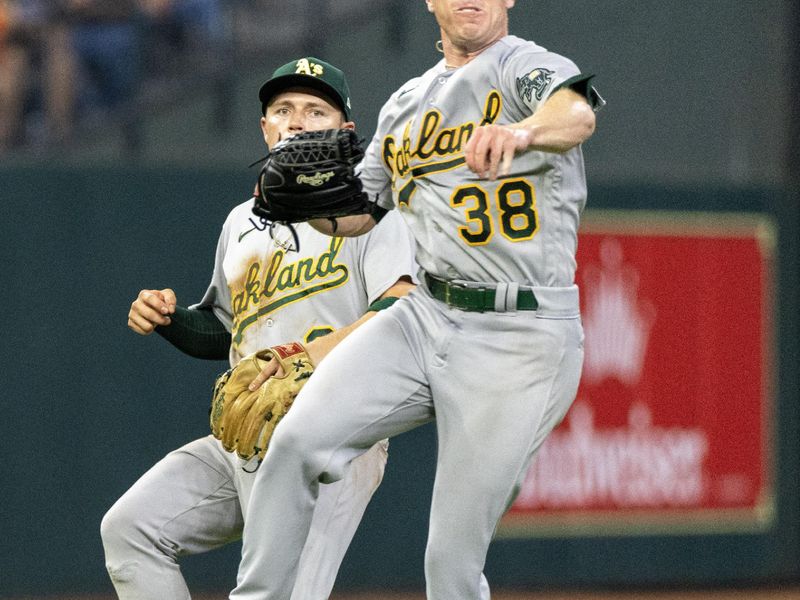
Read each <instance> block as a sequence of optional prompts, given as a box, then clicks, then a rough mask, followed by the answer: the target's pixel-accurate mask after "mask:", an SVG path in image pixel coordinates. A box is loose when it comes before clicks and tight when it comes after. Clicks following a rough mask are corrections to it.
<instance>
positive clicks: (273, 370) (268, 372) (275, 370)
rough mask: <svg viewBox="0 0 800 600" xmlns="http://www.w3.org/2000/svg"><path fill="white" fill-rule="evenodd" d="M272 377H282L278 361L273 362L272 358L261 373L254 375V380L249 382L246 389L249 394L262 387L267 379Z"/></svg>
mask: <svg viewBox="0 0 800 600" xmlns="http://www.w3.org/2000/svg"><path fill="white" fill-rule="evenodd" d="M273 376H275V377H282V376H283V367H281V365H280V364H279V363H278V361H277V360H275V359H274V358H273V359H272V360H270V361H269V362H268V363H267V364H266V366H265V367H264V368H263V369H261V373H259V374H258V375H256V378H255V379H253V381H251V382H250V385H249V386H247V387H248V388H250V391H251V392H254V391H256V390H257V389H258V388H260V387H261V386H262V385H264V383H266V381H267V379H269V378H270V377H273Z"/></svg>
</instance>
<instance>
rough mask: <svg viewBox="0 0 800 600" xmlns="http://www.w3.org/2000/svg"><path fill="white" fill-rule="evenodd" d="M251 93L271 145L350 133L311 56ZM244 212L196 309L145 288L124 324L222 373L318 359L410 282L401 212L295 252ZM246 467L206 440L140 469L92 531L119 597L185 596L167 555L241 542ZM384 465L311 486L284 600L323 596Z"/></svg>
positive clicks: (343, 93)
mask: <svg viewBox="0 0 800 600" xmlns="http://www.w3.org/2000/svg"><path fill="white" fill-rule="evenodd" d="M259 97H260V99H261V102H262V108H263V109H264V116H263V117H262V119H261V127H262V130H263V133H264V140H265V142H266V143H267V145H268V146H270V147H271V146H274V144H276V143H277V142H278V141H280V140H281V139H282V138H285V137H286V136H290V135H293V134H296V133H299V132H302V131H304V130H316V129H330V128H352V127H353V124H352V122H351V121H350V120H349V116H350V99H349V91H348V86H347V82H346V81H345V79H344V74H343V73H342V72H341V71H339V70H338V69H337V68H335V67H334V66H332V65H330V64H328V63H326V62H324V61H321V60H319V59H316V58H311V57H309V58H302V59H299V60H297V61H292V62H291V63H288V64H287V65H284V66H283V67H281V68H279V69H277V70H276V71H275V73H274V74H273V76H272V78H271V79H270V80H269V81H267V82H266V83H265V84H264V86H263V87H262V88H261V90H260V93H259ZM297 201H298V202H302V198H298V199H297ZM252 208H253V199H250V200H247V201H246V202H243V203H242V204H240V205H238V206H237V207H235V208H234V209H233V210H232V211H231V212H230V214H229V215H228V218H227V220H226V221H225V224H224V225H223V227H222V233H221V235H220V238H219V243H218V246H217V253H216V260H215V264H214V272H213V276H212V279H211V284H210V285H209V287H208V291H207V292H206V294H205V296H204V298H203V299H202V301H201V302H200V303H199V304H197V305H195V306H193V307H191V308H190V309H186V308H181V307H178V306H177V301H176V298H175V294H174V293H173V292H172V290H169V289H164V290H143V291H142V292H141V293H140V294H139V296H138V298H137V299H136V300H135V301H134V302H133V304H132V306H131V311H130V313H129V321H128V323H129V326H130V327H131V329H133V330H134V331H135V332H137V333H140V334H145V335H146V334H148V333H151V332H152V331H153V330H157V331H158V332H159V333H161V334H162V335H163V336H164V337H166V338H167V339H168V340H169V341H171V342H172V343H173V344H175V345H176V346H177V347H178V348H180V349H181V350H184V351H186V352H188V353H190V354H193V355H196V356H203V357H206V358H225V357H227V356H228V355H229V358H230V363H231V365H235V364H236V363H237V362H238V361H239V360H240V359H241V358H242V357H243V356H245V355H247V354H250V353H252V352H255V351H257V350H261V349H263V348H266V347H269V346H273V345H276V344H281V343H285V342H287V341H292V340H300V341H303V342H304V343H305V346H306V349H307V351H308V353H309V356H310V357H311V358H312V360H313V362H314V363H315V364H319V361H320V360H321V359H322V357H323V356H325V354H326V353H327V352H328V350H330V348H331V347H333V346H334V345H335V344H336V343H337V342H338V341H339V340H340V339H342V338H343V337H344V336H345V335H346V334H348V333H349V332H350V331H352V330H353V329H355V328H356V327H358V326H359V325H360V324H361V323H363V322H365V321H367V320H368V319H369V318H370V317H371V316H373V315H374V314H376V311H377V309H378V307H379V306H381V305H386V304H387V303H389V304H390V303H391V302H387V301H386V299H387V298H392V297H398V296H402V295H404V294H405V293H407V292H408V290H409V289H411V288H412V287H413V285H412V283H411V281H412V276H413V275H414V274H415V272H416V270H417V266H416V265H415V263H414V259H413V256H414V249H413V238H412V237H411V235H410V233H409V231H408V229H407V228H406V227H405V225H404V224H403V222H402V219H401V218H400V217H399V215H398V216H397V218H393V219H389V218H387V219H385V220H384V221H383V222H382V223H381V225H380V227H377V228H375V229H374V230H373V231H372V232H371V233H370V234H369V235H368V236H366V237H364V238H349V239H345V238H342V237H331V236H328V235H325V234H322V233H319V232H318V231H316V230H315V229H313V228H312V227H311V226H310V225H308V224H307V223H303V224H300V225H299V226H297V228H296V229H297V236H298V238H299V241H300V244H299V251H298V250H297V249H295V248H293V246H294V243H295V240H294V237H293V235H292V234H291V232H290V231H289V230H288V229H286V228H283V227H277V228H273V230H272V231H271V232H270V231H269V228H268V227H267V225H268V224H267V223H265V222H264V221H263V220H260V219H259V218H256V217H255V216H254V214H253V212H252ZM380 299H384V300H383V301H381V300H380ZM376 301H377V302H378V305H376V304H375V302H376ZM323 334H327V335H323ZM312 379H313V377H312ZM209 400H210V392H209V398H207V399H200V402H201V407H202V403H203V402H208V401H209ZM376 441H377V440H376ZM255 462H256V461H253V462H252V463H249V464H248V463H245V462H244V461H242V460H241V459H239V458H238V457H237V456H236V455H235V454H233V453H229V452H226V451H225V450H224V449H223V448H222V446H221V444H220V442H219V441H218V440H216V439H214V438H213V437H212V436H207V437H204V438H201V439H198V440H195V441H193V442H191V443H189V444H187V445H185V446H183V447H182V448H179V449H177V450H175V451H174V452H171V453H170V454H168V455H167V456H166V457H165V458H163V459H162V460H161V461H160V462H158V463H157V464H156V465H155V466H154V467H152V468H151V469H150V470H149V471H148V472H147V473H145V474H144V475H143V476H142V477H141V479H139V480H138V481H137V482H136V483H135V484H134V485H133V486H132V487H131V488H130V489H129V490H128V491H127V492H126V493H125V494H124V495H123V496H122V497H121V498H120V499H119V500H118V501H117V502H116V503H115V504H114V506H113V507H112V508H111V509H110V510H109V511H108V513H107V514H106V516H105V518H104V519H103V523H102V526H101V532H102V538H103V545H104V548H105V553H106V564H107V568H108V572H109V574H110V576H111V580H112V582H113V584H114V587H115V588H116V591H117V594H118V595H119V597H120V598H122V599H130V600H133V599H136V600H145V599H146V600H166V599H168V600H178V599H185V598H189V597H190V596H189V590H188V588H187V585H186V582H185V581H184V579H183V577H182V575H181V572H180V568H179V564H178V559H179V558H180V557H181V556H184V555H187V554H196V553H200V552H204V551H207V550H210V549H212V548H215V547H219V546H221V545H223V544H226V543H228V542H231V541H234V540H237V539H239V538H240V536H241V531H242V527H243V523H244V522H246V521H247V520H248V519H249V509H248V498H249V496H250V487H251V485H252V482H253V479H254V476H255V472H256V471H255V469H254V468H253V467H254V466H255ZM385 463H386V444H385V443H383V442H378V443H376V444H373V445H372V446H371V448H370V449H369V450H368V451H367V452H366V453H364V454H363V455H362V456H360V457H359V458H358V459H357V460H355V461H354V462H353V468H352V469H350V470H349V471H348V474H347V475H346V476H345V477H344V478H342V479H340V480H338V481H337V482H335V483H331V484H330V485H327V486H322V487H321V489H320V493H319V501H318V502H317V504H316V508H315V509H312V512H313V517H312V521H313V523H312V524H311V532H310V534H309V535H308V538H307V540H306V541H305V542H304V544H303V548H302V550H301V552H300V553H299V554H301V555H302V556H298V558H299V565H298V569H297V574H298V575H297V583H296V585H295V586H294V593H293V594H291V598H293V599H294V600H325V599H327V598H328V596H329V594H330V592H331V589H332V587H333V584H334V580H335V578H336V574H337V572H338V569H339V565H340V563H341V561H342V558H343V557H344V554H345V551H346V550H347V547H348V546H349V543H350V540H351V538H352V537H353V534H354V533H355V530H356V528H357V526H358V523H359V522H360V520H361V517H362V515H363V512H364V509H365V508H366V505H367V503H368V502H369V500H370V498H371V497H372V494H373V492H374V491H375V489H376V488H377V486H378V485H379V483H380V481H381V478H382V476H383V470H384V466H385ZM293 583H294V582H293ZM289 597H290V596H289V595H287V596H286V598H289Z"/></svg>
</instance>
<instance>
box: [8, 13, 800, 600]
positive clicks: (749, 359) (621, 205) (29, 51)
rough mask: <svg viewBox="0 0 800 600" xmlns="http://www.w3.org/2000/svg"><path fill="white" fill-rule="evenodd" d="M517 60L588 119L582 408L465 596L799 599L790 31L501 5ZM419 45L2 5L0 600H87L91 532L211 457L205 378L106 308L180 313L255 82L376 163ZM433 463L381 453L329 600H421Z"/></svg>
mask: <svg viewBox="0 0 800 600" xmlns="http://www.w3.org/2000/svg"><path fill="white" fill-rule="evenodd" d="M511 32H512V33H514V34H516V35H519V36H521V37H524V38H528V39H532V40H535V41H536V42H538V43H539V44H540V45H543V46H545V47H547V48H548V49H551V50H553V51H555V52H558V53H560V54H564V55H566V56H568V57H570V58H571V59H572V60H574V61H575V62H576V63H577V64H578V65H579V66H580V67H581V69H582V70H583V71H584V72H592V73H595V74H596V75H597V78H596V82H595V84H596V86H597V88H598V90H599V91H600V93H601V94H602V95H603V96H604V97H605V98H606V100H607V101H608V106H607V107H606V108H605V109H604V110H603V111H602V112H601V113H600V114H599V118H598V128H597V132H596V133H595V135H594V137H593V138H592V139H591V140H589V141H588V142H587V143H586V144H585V146H584V155H585V158H586V165H587V175H588V181H589V202H588V205H587V210H586V213H585V217H584V225H583V229H582V231H581V238H580V243H579V246H580V247H579V265H580V267H579V271H578V281H579V283H580V285H581V287H582V290H583V300H582V302H583V304H584V306H583V309H584V324H585V326H586V351H587V362H586V365H585V369H584V380H583V381H582V383H581V389H580V390H579V394H578V398H577V400H576V404H575V406H574V407H573V410H572V411H571V412H570V415H569V416H568V418H567V420H566V421H565V422H564V424H563V425H562V426H561V427H559V429H558V430H557V431H556V432H555V433H554V434H553V436H552V438H551V440H548V444H546V446H545V447H544V448H543V449H542V452H541V454H540V456H539V459H538V460H537V462H536V463H535V464H534V466H533V467H532V469H531V472H530V474H529V478H528V480H527V481H526V484H525V486H524V488H523V490H522V493H521V495H520V497H519V499H518V500H517V502H516V503H515V505H514V506H513V507H512V509H511V511H510V512H509V514H508V515H507V516H506V517H505V518H504V520H503V522H502V523H501V526H500V528H499V529H498V536H497V540H496V541H495V542H494V544H493V545H492V548H491V550H490V552H489V556H488V559H487V565H486V572H487V575H488V577H489V580H490V582H491V583H492V584H493V587H494V588H495V589H497V590H498V592H507V593H511V592H513V593H514V594H516V595H515V596H514V598H527V597H531V598H532V597H538V596H535V594H538V593H543V592H550V593H554V594H563V596H558V597H559V598H561V597H579V598H601V597H603V598H605V597H606V596H604V595H602V594H607V593H609V592H613V591H618V592H620V593H623V594H629V595H630V597H642V596H644V595H645V594H650V595H653V596H652V597H661V596H657V595H656V594H660V593H665V592H664V590H667V591H681V592H683V591H686V593H691V594H692V595H691V596H687V597H692V598H721V597H722V596H719V595H718V594H719V593H720V590H722V591H723V592H725V591H726V590H727V591H730V592H731V593H733V592H734V591H736V596H735V597H736V598H753V597H756V594H757V593H758V592H757V590H771V591H774V592H775V593H776V594H780V596H777V595H776V596H774V597H776V598H777V597H781V598H789V597H792V598H795V597H800V594H798V593H797V592H796V590H798V589H799V588H800V486H799V485H798V484H799V483H800V481H798V469H799V468H800V428H799V427H798V425H799V424H800V418H799V417H800V409H798V406H800V403H799V402H798V400H800V398H799V397H798V396H799V395H800V394H799V393H798V390H799V389H800V384H799V382H798V370H800V361H798V342H797V339H798V333H799V332H798V308H800V305H799V304H798V288H800V282H798V275H797V273H798V267H797V265H798V239H799V238H800V235H798V230H799V229H800V217H799V216H798V203H799V199H798V187H800V175H798V171H799V168H798V157H799V156H800V145H798V139H800V126H798V123H800V109H798V102H797V97H798V93H800V86H799V85H798V80H799V79H800V78H799V76H800V8H798V5H797V3H796V2H792V1H790V0H727V1H721V0H703V1H701V2H688V1H684V0H676V1H673V2H669V3H654V2H645V3H642V2H631V1H627V0H608V1H606V2H600V3H598V2H588V1H582V0H576V1H573V2H559V1H556V0H538V1H534V0H519V1H518V2H517V5H516V7H515V8H514V9H513V10H512V12H511ZM437 33H438V32H437V28H436V26H435V23H434V20H433V17H432V16H431V15H430V14H429V13H428V12H427V10H426V9H425V3H424V2H423V1H422V0H336V1H332V0H296V1H294V2H276V1H272V0H114V1H113V2H112V1H100V0H49V1H44V0H0V252H1V253H2V254H1V255H0V256H2V263H1V264H2V267H1V268H2V274H3V280H4V281H5V282H6V284H5V285H6V291H5V292H4V293H3V294H2V296H1V297H2V300H0V306H2V314H3V315H4V319H3V323H4V333H3V334H2V335H0V364H2V365H3V373H4V380H5V381H6V384H5V385H6V388H5V389H6V393H5V394H4V397H3V399H2V400H1V401H0V406H2V417H3V418H2V423H3V425H4V427H3V433H2V434H1V435H0V449H1V451H2V454H1V455H0V458H1V460H0V597H3V598H19V597H25V598H37V597H49V596H56V595H57V596H60V597H75V598H79V597H83V596H87V597H88V596H91V597H93V598H95V599H100V598H102V599H105V598H110V597H112V588H111V585H110V583H109V582H108V578H107V575H106V572H105V568H104V565H103V553H102V547H101V543H100V536H99V526H100V519H101V518H102V516H103V514H104V513H105V511H106V510H107V509H108V507H110V505H111V504H112V503H113V502H114V501H115V500H116V498H117V497H119V496H120V495H121V494H122V493H123V492H124V491H125V490H126V489H127V488H128V487H129V486H130V485H131V484H132V483H133V482H134V481H135V480H136V479H137V478H138V477H139V476H140V475H141V474H142V473H143V472H144V471H145V470H146V469H147V468H149V467H150V466H151V465H152V464H153V463H154V462H156V461H157V460H158V459H160V458H161V457H162V456H163V455H164V454H165V453H167V452H168V451H170V450H171V449H173V448H176V447H178V446H180V445H182V444H183V443H185V442H187V441H189V440H191V439H194V438H196V437H199V436H202V435H205V434H206V432H207V428H208V425H207V406H208V401H209V398H210V388H211V384H212V382H213V379H214V377H215V376H216V375H217V374H218V373H219V372H221V371H222V370H224V368H225V366H226V365H225V364H224V363H221V362H215V361H199V360H195V359H191V358H189V357H186V356H183V355H181V354H180V353H179V352H178V351H176V350H174V349H173V348H172V347H170V346H169V344H167V343H166V342H165V341H164V340H162V339H160V338H157V337H155V336H153V337H151V338H141V337H139V336H136V335H135V334H133V333H131V332H130V331H129V330H128V329H127V327H126V319H127V312H128V309H129V306H130V303H131V302H132V301H133V299H134V298H135V296H136V294H137V293H138V291H139V290H140V289H142V288H163V287H172V288H173V289H175V291H176V292H177V296H178V301H179V303H181V304H183V305H187V304H191V303H193V302H196V301H198V300H199V299H200V297H201V295H202V293H203V292H204V290H205V288H206V286H207V284H208V281H209V279H210V277H211V269H212V267H213V256H214V248H215V246H216V241H217V236H218V234H219V231H220V228H221V226H222V222H223V220H224V218H225V216H226V215H227V213H228V211H229V210H230V209H231V208H232V207H233V206H235V205H236V204H238V203H239V202H241V201H242V200H243V199H245V198H247V197H248V195H249V193H250V191H251V190H252V186H253V183H254V181H255V175H256V169H255V168H248V166H247V165H249V164H250V163H252V162H253V161H255V160H257V159H258V158H260V157H261V156H262V155H263V141H262V138H261V133H260V130H259V127H258V120H259V117H260V105H259V102H258V100H257V93H258V88H259V86H260V84H261V83H262V82H263V81H264V80H265V79H267V78H268V76H269V74H270V73H271V72H272V71H273V70H274V69H275V68H276V67H277V66H279V65H282V64H284V63H285V62H287V61H289V60H291V59H294V58H298V57H300V56H309V55H311V56H319V57H321V58H325V59H326V60H328V61H330V62H332V63H334V64H336V65H338V66H341V67H342V68H343V69H344V70H345V71H346V72H347V75H348V78H349V82H350V86H351V89H352V96H353V103H354V114H355V120H356V123H357V126H358V129H359V131H360V132H361V133H362V134H363V135H364V136H365V137H367V138H369V137H371V135H372V134H373V132H374V127H375V121H376V118H377V114H378V111H379V109H380V107H381V105H382V103H383V102H384V101H385V100H386V99H387V98H388V96H389V94H390V93H391V92H392V91H394V90H395V89H396V88H397V87H399V86H400V85H401V84H402V83H403V82H404V81H406V80H407V79H409V78H410V77H413V76H416V75H417V74H419V73H421V72H422V71H423V70H424V69H426V68H427V67H428V66H429V65H432V64H433V63H434V62H436V61H437V60H439V57H440V55H439V54H438V53H437V52H436V50H435V48H434V42H435V41H436V40H437V39H438V35H437ZM365 368H368V367H365ZM491 376H492V375H491V373H487V377H491ZM435 453H436V440H435V431H434V429H433V428H432V427H430V426H428V427H424V428H421V429H419V430H417V431H414V432H410V433H407V434H404V435H402V436H400V437H398V438H396V439H395V440H394V441H393V442H392V448H391V451H390V461H389V466H388V468H387V473H386V477H385V480H384V483H383V485H382V486H381V488H380V489H379V491H378V492H377V494H376V496H375V498H374V500H373V502H372V504H371V505H370V507H369V509H368V511H367V514H366V516H365V519H364V522H363V523H362V526H361V528H360V530H359V532H358V534H357V536H356V539H355V540H354V543H353V545H352V547H351V549H350V551H349V553H348V555H347V557H346V559H345V563H344V565H343V567H342V570H341V572H340V577H339V581H338V584H337V594H348V593H364V594H367V593H370V594H374V595H375V596H374V597H379V598H384V597H385V598H388V597H390V593H393V592H406V593H409V594H411V595H412V596H409V597H414V598H417V597H421V595H420V590H422V589H424V587H423V585H424V584H423V567H422V565H423V554H424V545H425V536H426V532H427V511H428V505H429V499H430V489H431V485H432V478H433V466H434V462H435ZM465 476H468V474H467V473H465ZM239 550H240V547H239V545H238V544H234V545H232V546H231V547H229V548H226V549H224V550H221V551H217V552H213V553H210V554H208V555H205V556H200V557H192V558H190V559H188V560H186V561H185V563H184V570H185V572H186V574H187V579H189V581H190V584H191V585H192V586H193V589H194V590H196V591H197V592H198V593H199V594H207V595H208V597H223V596H224V593H225V592H226V591H227V590H229V589H231V588H232V587H233V585H234V583H235V574H236V566H237V562H238V553H239ZM696 594H697V595H696ZM204 597H205V596H204ZM338 597H342V598H343V597H344V596H338ZM359 597H361V596H359ZM363 597H364V598H366V597H367V596H363ZM498 597H501V598H502V597H503V596H498ZM726 597H728V596H726Z"/></svg>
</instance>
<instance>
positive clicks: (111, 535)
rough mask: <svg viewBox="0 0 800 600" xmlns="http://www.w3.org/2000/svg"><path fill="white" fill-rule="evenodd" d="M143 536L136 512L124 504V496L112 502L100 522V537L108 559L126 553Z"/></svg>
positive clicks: (138, 542)
mask: <svg viewBox="0 0 800 600" xmlns="http://www.w3.org/2000/svg"><path fill="white" fill-rule="evenodd" d="M143 536H144V534H143V530H142V528H141V527H139V526H138V525H137V517H136V512H135V511H134V510H131V509H130V508H129V507H128V506H127V505H126V503H125V502H124V498H123V499H122V500H120V501H119V502H117V503H116V504H114V506H112V507H111V508H110V509H109V510H108V512H107V513H106V514H105V515H104V516H103V520H102V521H101V522H100V538H101V539H102V540H103V548H104V549H105V552H106V557H108V558H109V559H112V558H116V557H121V556H124V555H127V554H128V553H129V551H130V550H131V549H132V548H134V547H136V546H139V545H141V542H142V539H141V538H143Z"/></svg>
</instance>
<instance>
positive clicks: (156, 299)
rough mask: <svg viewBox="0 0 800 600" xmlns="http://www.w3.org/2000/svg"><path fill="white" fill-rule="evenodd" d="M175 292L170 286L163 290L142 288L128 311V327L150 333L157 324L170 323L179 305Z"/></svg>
mask: <svg viewBox="0 0 800 600" xmlns="http://www.w3.org/2000/svg"><path fill="white" fill-rule="evenodd" d="M177 303H178V301H177V299H176V298H175V292H173V291H172V290H171V289H169V288H165V289H163V290H142V291H140V292H139V295H138V296H136V300H134V301H133V302H132V303H131V309H130V311H129V312H128V327H130V328H131V329H132V330H133V331H135V332H136V333H138V334H139V335H150V334H151V333H153V331H155V328H156V326H158V325H162V326H166V325H169V324H170V323H171V322H172V320H171V319H170V315H171V314H173V313H174V312H175V307H176V306H177Z"/></svg>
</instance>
